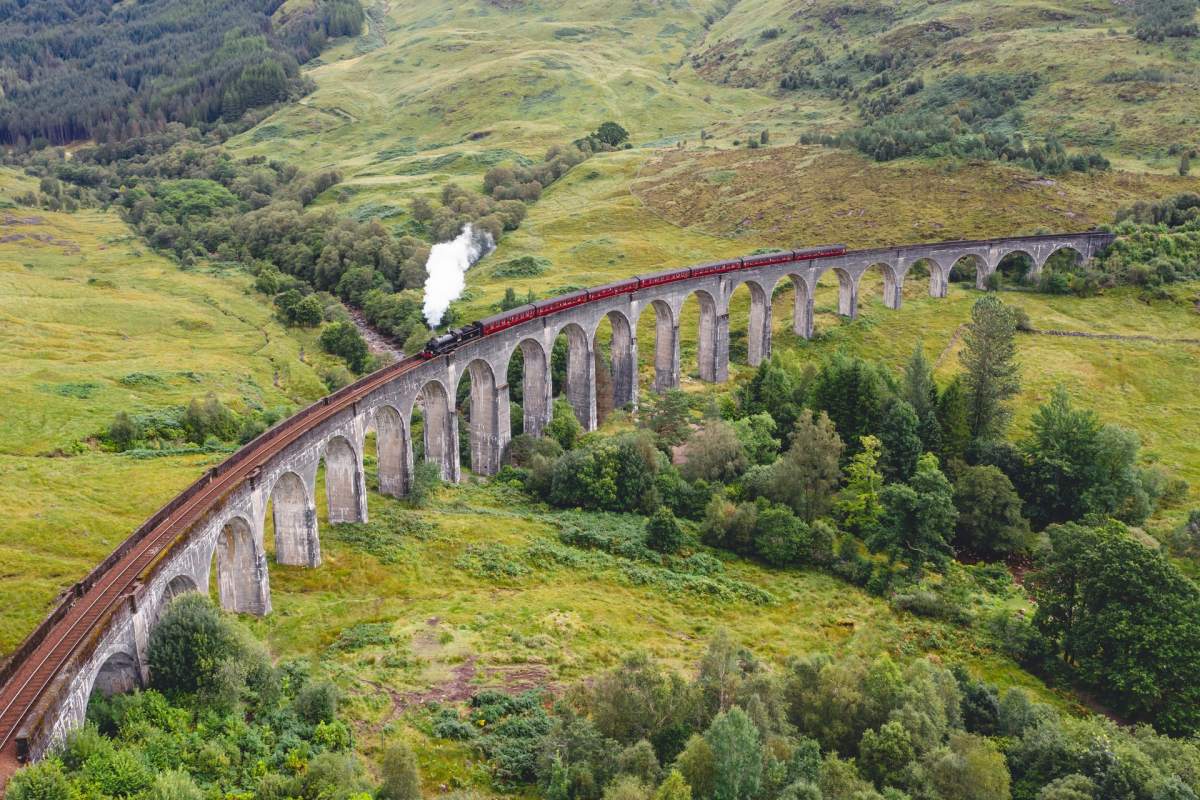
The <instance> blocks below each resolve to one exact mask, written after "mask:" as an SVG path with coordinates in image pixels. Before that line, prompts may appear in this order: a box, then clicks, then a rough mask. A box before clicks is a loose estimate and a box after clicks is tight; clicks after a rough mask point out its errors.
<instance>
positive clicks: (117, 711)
mask: <svg viewBox="0 0 1200 800" xmlns="http://www.w3.org/2000/svg"><path fill="white" fill-rule="evenodd" d="M148 657H149V663H150V676H151V687H150V688H149V689H147V690H146V691H135V692H133V693H131V694H125V695H113V696H111V697H103V696H101V695H100V693H99V692H97V693H96V694H95V695H94V696H93V697H92V698H91V701H90V702H89V705H88V723H87V725H86V726H85V727H84V728H82V729H80V730H77V731H74V732H72V733H70V734H69V735H68V736H67V740H66V742H65V744H63V745H62V746H61V747H60V748H59V749H58V750H56V751H55V752H53V753H51V754H50V756H49V757H47V758H45V759H43V760H42V761H40V762H38V763H36V764H34V765H32V766H29V767H26V768H25V769H23V770H20V771H19V772H18V773H17V774H16V775H15V776H14V777H13V778H12V780H11V782H10V783H9V785H8V787H7V796H8V797H9V798H13V800H49V799H50V798H66V797H97V798H110V797H113V798H119V797H135V796H136V797H147V798H174V799H175V800H199V798H203V797H212V796H229V795H238V796H247V797H295V798H303V800H318V798H320V799H321V800H346V799H347V798H351V797H368V796H370V794H369V793H370V792H371V790H372V789H373V788H374V782H373V781H372V779H371V778H370V777H369V776H368V774H367V772H366V769H365V767H364V765H363V763H362V761H361V759H360V758H359V757H358V756H357V755H356V754H355V753H354V751H353V747H354V737H353V735H352V733H351V730H350V727H349V726H348V725H347V724H346V722H345V721H344V720H343V719H341V718H340V716H339V714H338V692H337V690H336V689H335V687H334V686H333V685H332V684H330V683H328V682H326V681H319V680H315V679H313V678H310V676H309V673H308V670H307V668H306V667H304V666H302V665H300V664H298V663H295V662H288V663H285V664H283V665H281V666H275V665H274V664H272V663H271V660H270V658H269V656H268V655H267V653H266V651H265V649H264V648H263V646H262V645H261V644H260V643H259V642H258V641H257V640H255V639H254V638H253V637H252V636H251V634H250V633H249V632H248V631H247V630H246V629H245V628H243V627H242V626H241V625H239V624H238V623H236V622H234V621H233V620H232V619H230V618H228V617H226V616H224V615H222V614H221V613H220V612H219V611H217V609H216V608H214V607H213V605H212V603H211V601H209V600H208V599H207V598H205V597H203V596H201V595H199V594H194V593H191V594H184V595H182V596H180V597H178V598H176V599H175V600H173V601H172V602H171V604H170V606H169V607H168V608H167V610H166V612H165V614H164V615H163V617H162V619H161V620H160V621H159V623H158V625H157V626H156V627H155V628H154V631H153V632H152V633H151V636H150V645H149V650H148ZM381 772H382V778H383V782H382V786H381V787H380V788H379V789H377V790H376V796H378V797H381V798H383V797H387V798H392V799H393V800H416V798H417V797H419V793H418V792H417V791H416V790H415V787H419V782H418V781H419V776H418V774H417V772H416V767H415V764H414V762H413V760H412V754H411V752H410V751H409V750H408V748H407V747H406V746H405V745H404V743H403V742H401V741H396V742H394V743H392V744H391V745H390V746H389V749H388V752H387V754H386V756H385V758H383V759H382V763H381Z"/></svg>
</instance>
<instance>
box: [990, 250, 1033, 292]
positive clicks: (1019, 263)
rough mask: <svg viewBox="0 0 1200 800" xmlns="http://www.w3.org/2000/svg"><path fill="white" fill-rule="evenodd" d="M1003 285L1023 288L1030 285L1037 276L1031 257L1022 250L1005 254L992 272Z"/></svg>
mask: <svg viewBox="0 0 1200 800" xmlns="http://www.w3.org/2000/svg"><path fill="white" fill-rule="evenodd" d="M994 271H995V272H996V273H997V274H999V275H1000V278H1001V280H1003V281H1004V283H1010V284H1015V285H1018V286H1023V285H1026V284H1028V283H1030V282H1031V281H1032V280H1034V278H1035V277H1036V274H1037V264H1036V262H1035V261H1034V260H1033V256H1031V255H1029V253H1026V252H1025V251H1024V250H1010V251H1009V252H1007V253H1005V254H1004V255H1003V256H1002V257H1001V258H1000V260H999V261H998V262H996V269H995V270H994Z"/></svg>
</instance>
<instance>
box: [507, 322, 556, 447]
mask: <svg viewBox="0 0 1200 800" xmlns="http://www.w3.org/2000/svg"><path fill="white" fill-rule="evenodd" d="M506 374H507V377H508V385H509V392H510V395H509V396H510V398H511V397H512V395H511V392H512V387H513V386H514V385H519V387H520V389H519V392H520V394H519V400H520V403H521V420H522V424H521V431H522V433H528V434H529V435H530V436H541V435H542V431H543V430H545V428H546V425H547V424H548V423H549V422H550V412H551V406H550V402H551V396H552V394H553V392H552V387H551V381H550V359H549V357H548V356H547V355H546V348H544V347H543V346H542V343H541V342H539V341H537V340H536V339H522V340H521V342H520V343H519V344H518V345H517V346H516V347H514V348H513V350H512V352H511V353H510V354H509V356H508V368H507V372H506Z"/></svg>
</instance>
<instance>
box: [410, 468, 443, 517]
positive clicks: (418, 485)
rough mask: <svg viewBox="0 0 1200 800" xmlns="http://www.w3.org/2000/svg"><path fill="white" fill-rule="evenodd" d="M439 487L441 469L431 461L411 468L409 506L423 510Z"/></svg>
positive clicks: (440, 483)
mask: <svg viewBox="0 0 1200 800" xmlns="http://www.w3.org/2000/svg"><path fill="white" fill-rule="evenodd" d="M441 485H442V468H441V467H440V466H439V465H437V464H434V463H433V462H432V461H424V460H422V461H420V462H419V463H418V464H416V465H414V466H413V475H412V484H411V485H410V486H409V487H408V498H407V499H408V502H409V504H410V505H411V506H413V507H414V508H423V507H424V506H426V505H428V503H429V501H430V500H432V499H433V493H434V492H435V491H437V489H438V487H439V486H441Z"/></svg>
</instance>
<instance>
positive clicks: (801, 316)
mask: <svg viewBox="0 0 1200 800" xmlns="http://www.w3.org/2000/svg"><path fill="white" fill-rule="evenodd" d="M779 280H780V283H782V282H783V281H785V280H791V282H792V288H793V289H795V291H796V298H795V302H794V303H793V305H792V331H793V332H794V333H795V334H796V335H797V336H799V337H801V338H802V339H811V338H812V335H813V293H812V290H811V289H810V288H809V285H808V281H807V280H805V279H804V277H803V276H801V275H796V274H795V273H789V274H788V275H785V276H784V277H783V278H780V279H779ZM775 288H776V290H777V289H778V288H779V287H778V285H777V286H776V287H775ZM772 294H774V290H773V291H772Z"/></svg>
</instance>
